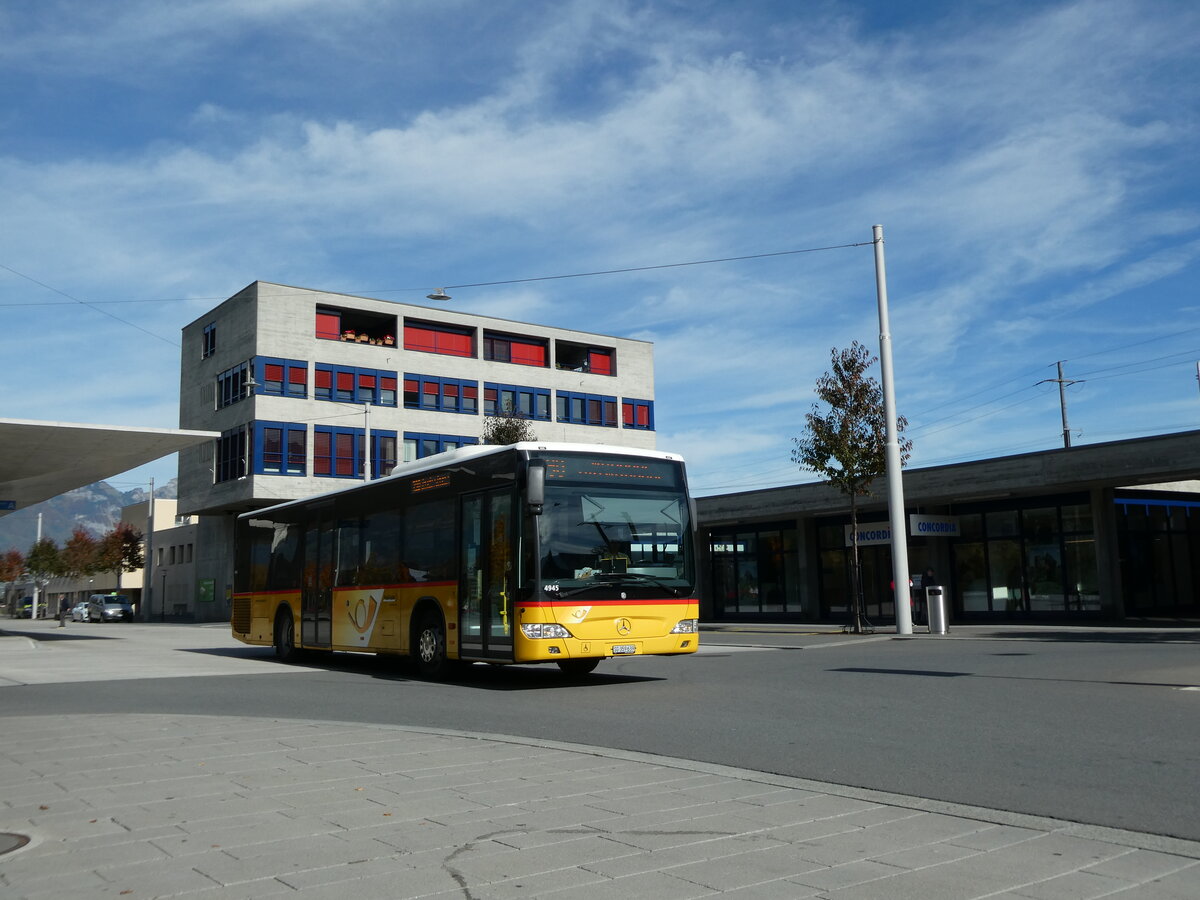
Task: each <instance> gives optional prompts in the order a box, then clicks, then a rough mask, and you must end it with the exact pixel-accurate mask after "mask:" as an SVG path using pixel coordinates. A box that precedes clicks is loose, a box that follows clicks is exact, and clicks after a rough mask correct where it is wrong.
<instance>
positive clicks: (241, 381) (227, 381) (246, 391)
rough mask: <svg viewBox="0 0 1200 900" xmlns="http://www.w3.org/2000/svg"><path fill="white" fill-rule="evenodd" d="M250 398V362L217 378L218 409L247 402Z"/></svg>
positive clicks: (237, 366)
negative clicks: (240, 401) (239, 402)
mask: <svg viewBox="0 0 1200 900" xmlns="http://www.w3.org/2000/svg"><path fill="white" fill-rule="evenodd" d="M249 396H250V363H249V361H247V362H244V363H241V364H240V365H236V366H234V367H233V368H232V369H226V370H225V371H224V372H222V373H221V374H220V375H218V376H217V409H224V408H225V407H226V406H229V405H230V404H233V403H237V402H238V401H239V400H245V399H246V398H247V397H249Z"/></svg>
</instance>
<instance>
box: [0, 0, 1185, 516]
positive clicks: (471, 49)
mask: <svg viewBox="0 0 1200 900" xmlns="http://www.w3.org/2000/svg"><path fill="white" fill-rule="evenodd" d="M1198 44H1200V7H1198V6H1196V5H1194V4H1190V3H1184V2H1173V0H1164V2H1156V0H1084V2H1063V3H1054V2H1047V3H1041V2H1030V3H1015V2H977V3H970V4H965V3H951V2H943V3H923V4H898V3H892V2H855V3H849V2H824V3H822V2H811V3H810V2H805V3H800V2H755V0H739V2H737V3H734V2H715V0H710V2H704V0H686V2H685V0H678V2H674V0H660V2H623V0H579V2H571V0H553V2H551V0H547V2H538V0H519V2H517V0H478V2H476V0H436V2H435V0H430V2H424V0H407V2H385V0H338V2H336V3H335V2H330V0H191V2H178V3H162V2H159V0H110V2H105V3H94V2H91V0H7V2H5V3H3V4H2V5H0V45H2V46H3V47H4V50H3V51H2V52H0V196H2V197H3V198H4V199H3V215H2V216H0V266H2V268H0V321H2V322H3V327H2V328H0V353H2V355H3V359H4V360H5V361H6V365H4V367H3V370H2V371H3V374H2V375H0V378H2V379H3V383H4V388H5V390H4V397H5V403H4V409H3V412H2V413H0V415H3V416H4V417H7V418H30V419H51V420H57V421H68V422H96V423H104V424H123V425H134V426H153V427H175V426H176V425H177V424H178V390H179V388H178V367H179V330H180V328H181V327H182V326H183V325H184V324H185V323H187V322H190V321H191V320H193V319H194V318H196V317H197V316H199V315H200V314H201V313H202V312H204V311H205V310H206V309H208V308H210V307H211V306H212V305H214V303H215V302H217V301H219V300H221V299H224V298H225V297H227V296H229V295H230V294H232V293H233V292H234V291H236V290H238V289H239V288H241V287H243V286H244V285H246V284H248V283H249V282H251V281H253V280H255V279H262V280H267V281H277V282H282V283H286V284H295V285H300V286H303V287H311V288H318V289H324V290H332V291H342V292H346V293H352V294H362V295H365V296H374V297H381V298H385V299H395V300H400V301H404V302H413V303H422V304H423V303H425V302H426V301H425V300H424V295H425V294H426V293H428V292H429V291H430V290H431V289H432V288H435V287H440V286H443V285H461V284H474V283H478V282H494V281H516V280H518V279H526V278H536V277H539V276H547V275H564V274H573V273H580V272H594V271H598V270H608V269H618V268H630V267H649V266H664V265H668V264H674V263H682V262H689V261H697V260H708V259H717V258H727V257H736V256H753V255H758V254H770V253H779V252H781V251H791V250H807V249H810V248H821V247H832V246H840V245H845V244H852V243H859V242H862V243H866V242H869V241H870V239H871V226H872V225H875V224H882V225H883V226H884V228H885V239H886V251H887V271H888V287H889V299H890V308H891V330H892V337H893V345H894V356H895V373H896V397H897V404H898V408H899V411H900V412H901V413H902V414H903V415H905V416H906V417H907V418H908V420H909V423H910V427H909V431H908V435H909V436H910V437H911V438H912V439H913V442H914V451H913V456H912V460H911V462H910V465H913V466H922V465H935V464H942V463H949V462H959V461H965V460H970V459H977V458H982V457H988V456H995V455H1003V454H1009V453H1020V452H1026V451H1032V450H1040V449H1051V448H1055V447H1060V446H1062V422H1061V415H1060V407H1059V399H1058V387H1057V385H1055V384H1053V383H1050V382H1048V381H1046V379H1052V378H1055V377H1056V371H1055V363H1056V362H1057V361H1059V360H1065V363H1064V367H1065V374H1066V377H1067V378H1069V379H1073V380H1077V381H1078V382H1079V383H1077V384H1073V385H1071V386H1070V387H1069V388H1068V390H1067V404H1068V406H1067V408H1068V415H1069V421H1070V425H1071V430H1072V433H1073V442H1074V443H1076V444H1083V443H1093V442H1100V441H1109V440H1117V439H1123V438H1131V437H1136V436H1141V435H1150V434H1156V433H1163V432H1171V431H1179V430H1185V429H1191V428H1196V427H1200V386H1198V382H1197V360H1200V318H1198V316H1197V311H1198V309H1200V300H1198V299H1197V294H1196V287H1195V286H1196V283H1197V275H1198V274H1200V263H1198V260H1200V204H1198V202H1197V201H1198V200H1200V175H1198V174H1197V165H1196V160H1197V156H1198V154H1197V147H1198V145H1200V144H1198V141H1197V138H1198V134H1197V130H1198V124H1200V119H1198V117H1197V97H1198V94H1200V71H1198V70H1200V64H1198V62H1197V61H1198V60H1200V47H1198ZM451 293H452V294H453V296H454V300H453V301H452V304H453V307H454V308H456V309H461V310H465V311H470V312H479V313H486V314H490V315H497V316H502V317H506V318H512V319H518V320H523V321H529V322H544V323H547V324H553V325H560V326H567V327H574V328H581V329H585V330H590V331H598V332H602V333H607V334H615V335H622V336H627V337H634V338H641V339H645V340H651V341H654V343H655V354H656V379H657V391H656V393H657V408H656V414H657V425H658V430H659V435H658V443H659V447H660V448H661V449H667V450H676V451H679V452H682V453H684V454H685V455H686V456H687V458H688V460H689V463H690V469H691V478H692V482H693V486H694V488H695V489H696V490H697V492H698V493H701V494H708V493H720V492H726V491H735V490H747V489H753V488H759V487H765V486H770V485H776V484H786V483H794V482H797V481H811V480H814V476H812V475H811V474H810V473H806V472H803V471H800V470H798V469H797V468H796V466H795V465H794V464H793V463H791V462H790V459H789V455H790V451H791V447H792V438H793V437H796V436H798V435H799V434H801V432H802V428H803V421H804V420H803V417H804V413H805V412H807V411H808V410H809V409H810V408H811V405H812V403H813V400H814V396H813V384H814V382H815V380H816V378H817V377H818V376H819V375H820V374H821V373H822V372H824V371H825V370H826V369H827V368H828V366H829V351H830V348H832V347H834V346H838V347H842V346H846V345H848V344H849V343H850V342H851V341H852V340H856V339H857V340H860V341H862V342H864V343H866V344H868V345H869V346H871V347H873V348H875V349H876V350H877V348H878V336H879V325H878V319H877V314H876V295H875V271H874V259H873V251H872V248H871V247H870V246H869V245H866V246H860V247H842V248H841V249H835V250H827V251H821V252H813V253H795V254H786V255H779V256H768V257H763V258H758V259H748V260H742V261H738V262H726V263H717V264H711V265H697V266H685V267H672V268H656V269H648V270H646V271H641V272H635V273H627V274H617V275H603V276H595V277H581V278H567V279H559V280H551V281H529V282H524V283H511V284H501V285H495V286H492V287H480V288H463V289H457V290H451ZM876 371H877V370H876ZM173 475H174V465H173V462H172V461H164V462H161V463H157V464H155V465H152V466H147V467H143V468H142V469H139V470H136V471H135V472H133V473H128V474H127V475H125V476H121V477H118V478H114V479H112V481H113V483H114V484H117V485H118V486H123V487H128V486H131V485H132V482H134V481H138V480H142V481H144V480H146V479H148V478H149V477H154V478H155V480H156V481H157V482H159V483H161V482H163V481H166V480H167V479H169V478H170V477H172V476H173Z"/></svg>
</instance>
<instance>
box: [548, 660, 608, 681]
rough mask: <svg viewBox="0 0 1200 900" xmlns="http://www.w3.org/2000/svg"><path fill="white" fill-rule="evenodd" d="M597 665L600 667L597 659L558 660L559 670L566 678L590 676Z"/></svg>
mask: <svg viewBox="0 0 1200 900" xmlns="http://www.w3.org/2000/svg"><path fill="white" fill-rule="evenodd" d="M598 665H600V659H599V658H598V657H591V658H585V659H560V660H558V667H559V669H561V670H562V673H563V674H564V675H566V676H567V677H568V678H582V677H583V676H584V675H590V674H591V673H592V672H593V671H594V670H595V668H596V666H598Z"/></svg>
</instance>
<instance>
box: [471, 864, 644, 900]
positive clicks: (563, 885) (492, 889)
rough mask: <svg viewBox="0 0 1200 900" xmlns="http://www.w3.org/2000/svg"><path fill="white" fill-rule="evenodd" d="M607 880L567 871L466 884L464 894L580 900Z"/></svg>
mask: <svg viewBox="0 0 1200 900" xmlns="http://www.w3.org/2000/svg"><path fill="white" fill-rule="evenodd" d="M608 880H609V879H608V878H606V877H604V876H603V875H598V874H596V873H595V872H589V871H587V870H585V869H580V868H569V869H555V870H554V871H552V872H542V873H540V874H537V875H528V876H525V877H522V878H514V879H512V880H510V881H499V882H496V883H494V884H488V885H484V886H481V887H479V888H475V889H473V888H472V887H471V885H469V884H468V885H467V889H466V890H467V891H470V894H469V896H472V897H486V898H487V900H530V898H531V897H545V896H548V895H554V894H555V893H558V892H562V893H563V894H564V895H570V896H575V897H583V896H590V895H591V889H592V888H593V887H594V886H596V885H602V884H604V883H606V882H607V881H608ZM460 896H464V897H465V896H468V894H467V893H466V891H464V893H463V894H461V895H460ZM631 900H633V898H631Z"/></svg>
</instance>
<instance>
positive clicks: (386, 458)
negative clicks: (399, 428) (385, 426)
mask: <svg viewBox="0 0 1200 900" xmlns="http://www.w3.org/2000/svg"><path fill="white" fill-rule="evenodd" d="M394 468H396V432H394V431H375V430H374V429H372V430H371V477H372V478H383V477H384V476H386V475H391V474H392V469H394Z"/></svg>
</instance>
